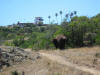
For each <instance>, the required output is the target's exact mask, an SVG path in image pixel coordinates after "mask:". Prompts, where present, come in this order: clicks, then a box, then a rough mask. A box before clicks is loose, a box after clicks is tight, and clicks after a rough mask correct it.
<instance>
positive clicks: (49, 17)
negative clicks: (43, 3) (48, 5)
mask: <svg viewBox="0 0 100 75" xmlns="http://www.w3.org/2000/svg"><path fill="white" fill-rule="evenodd" d="M48 19H49V24H50V19H51V16H48Z"/></svg>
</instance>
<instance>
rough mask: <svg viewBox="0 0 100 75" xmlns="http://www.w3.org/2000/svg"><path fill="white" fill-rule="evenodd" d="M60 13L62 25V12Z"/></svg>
mask: <svg viewBox="0 0 100 75" xmlns="http://www.w3.org/2000/svg"><path fill="white" fill-rule="evenodd" d="M59 13H60V16H61V23H62V11H60V12H59Z"/></svg>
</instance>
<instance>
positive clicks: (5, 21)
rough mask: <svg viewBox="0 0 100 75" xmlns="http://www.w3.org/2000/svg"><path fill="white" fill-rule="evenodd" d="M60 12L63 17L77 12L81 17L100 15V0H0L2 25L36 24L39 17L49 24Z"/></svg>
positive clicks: (0, 20) (0, 23) (0, 22)
mask: <svg viewBox="0 0 100 75" xmlns="http://www.w3.org/2000/svg"><path fill="white" fill-rule="evenodd" d="M60 10H62V11H63V16H64V15H65V13H69V12H71V11H74V10H76V11H77V12H78V15H79V16H81V15H84V16H90V17H91V16H94V15H96V14H98V13H100V0H0V25H9V24H13V23H17V21H20V22H34V17H37V16H41V17H43V19H44V22H45V23H48V16H49V15H50V16H51V20H52V21H53V20H55V13H59V11H60ZM58 18H59V19H60V17H58Z"/></svg>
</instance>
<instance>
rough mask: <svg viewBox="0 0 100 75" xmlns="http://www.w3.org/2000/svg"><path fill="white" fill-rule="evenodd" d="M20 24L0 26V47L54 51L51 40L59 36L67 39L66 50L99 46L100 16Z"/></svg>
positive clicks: (73, 17) (68, 16)
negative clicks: (48, 22) (59, 22)
mask: <svg viewBox="0 0 100 75" xmlns="http://www.w3.org/2000/svg"><path fill="white" fill-rule="evenodd" d="M20 24H21V25H20ZM20 24H15V25H11V26H0V45H6V46H17V47H20V48H31V49H33V50H40V49H55V47H54V44H53V43H52V39H53V38H55V37H56V36H57V35H61V34H62V35H65V36H66V37H67V41H66V48H70V47H71V48H75V47H84V46H94V45H100V14H97V15H96V16H93V17H91V18H89V17H87V16H76V15H75V14H74V15H73V16H71V17H70V15H67V17H66V18H64V20H63V21H62V22H61V24H53V23H51V24H42V25H38V24H32V23H23V24H22V23H20Z"/></svg>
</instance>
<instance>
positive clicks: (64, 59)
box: [0, 47, 100, 75]
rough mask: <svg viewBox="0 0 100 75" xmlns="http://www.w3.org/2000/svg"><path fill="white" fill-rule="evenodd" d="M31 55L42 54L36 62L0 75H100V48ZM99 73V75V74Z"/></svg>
mask: <svg viewBox="0 0 100 75" xmlns="http://www.w3.org/2000/svg"><path fill="white" fill-rule="evenodd" d="M31 53H33V55H34V54H37V53H38V54H40V57H39V58H38V59H36V60H34V61H31V60H30V61H25V62H23V63H20V64H17V65H14V66H11V67H8V68H5V69H4V71H3V72H0V75H11V72H13V71H15V70H17V71H18V72H19V73H22V72H23V71H24V72H25V75H66V74H67V75H99V73H100V72H99V70H100V47H90V48H88V47H84V48H74V49H67V50H64V51H60V50H49V51H46V50H41V51H36V52H34V51H32V52H31ZM97 73H98V74H97Z"/></svg>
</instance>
